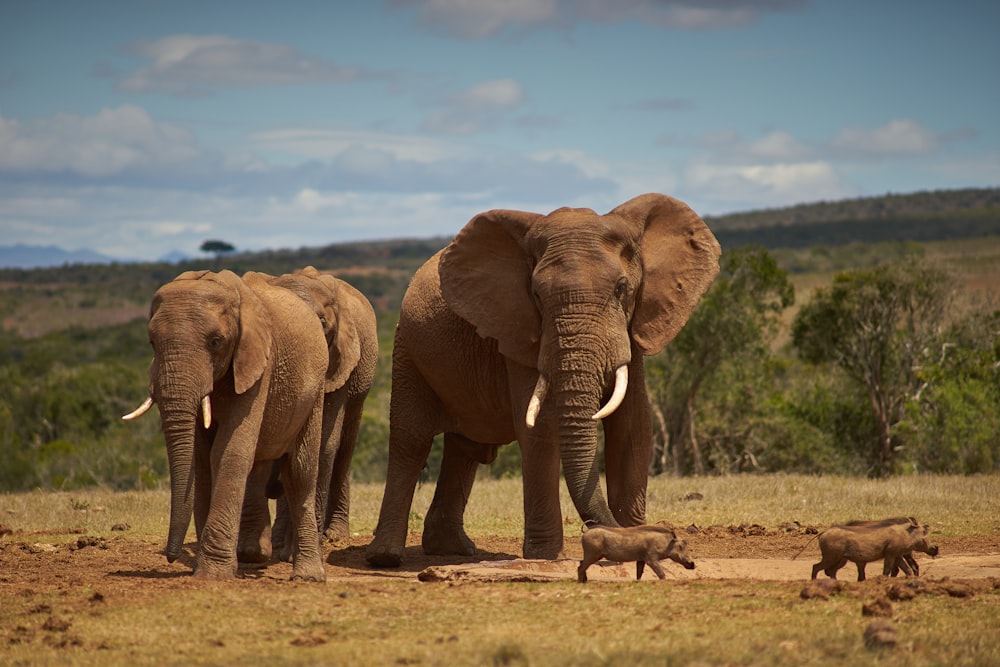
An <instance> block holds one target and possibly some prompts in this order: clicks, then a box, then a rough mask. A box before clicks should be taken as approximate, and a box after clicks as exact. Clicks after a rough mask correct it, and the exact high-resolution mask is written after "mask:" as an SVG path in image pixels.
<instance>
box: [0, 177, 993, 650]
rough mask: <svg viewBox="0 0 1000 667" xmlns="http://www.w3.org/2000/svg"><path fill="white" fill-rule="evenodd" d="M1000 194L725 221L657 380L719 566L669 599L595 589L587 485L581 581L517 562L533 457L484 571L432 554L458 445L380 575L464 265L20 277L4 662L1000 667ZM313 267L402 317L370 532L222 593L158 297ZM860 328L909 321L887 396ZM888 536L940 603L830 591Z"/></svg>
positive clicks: (496, 522)
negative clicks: (177, 425) (388, 483)
mask: <svg viewBox="0 0 1000 667" xmlns="http://www.w3.org/2000/svg"><path fill="white" fill-rule="evenodd" d="M998 192H1000V191H997V190H995V189H994V190H985V191H957V192H955V193H944V194H942V193H921V194H919V195H913V196H911V197H906V196H887V197H885V198H876V199H875V200H859V201H856V202H853V203H852V202H844V203H836V202H834V203H826V204H821V205H815V206H813V207H795V208H794V209H787V210H782V211H775V212H769V213H766V214H764V215H763V216H761V215H758V214H755V215H749V214H748V215H745V216H730V217H729V218H727V219H719V220H708V221H707V222H708V224H709V226H710V227H711V228H712V230H713V231H714V232H715V233H716V235H717V236H718V238H719V240H720V242H721V243H722V245H723V249H724V254H723V257H722V261H721V263H722V265H723V271H722V273H721V274H720V277H719V279H718V280H717V281H716V284H715V285H713V287H712V290H711V291H709V292H708V294H707V296H706V298H705V299H704V303H703V304H700V305H699V308H698V309H696V311H695V314H694V315H693V316H692V318H691V320H690V321H689V323H688V325H687V326H686V327H685V329H684V330H682V333H681V335H679V336H678V338H677V339H676V340H675V341H674V343H672V344H671V345H670V346H668V348H667V350H666V351H665V352H663V353H661V354H660V355H655V356H653V357H649V358H647V361H646V368H647V385H648V386H649V392H650V398H651V402H652V403H653V408H654V414H655V416H656V419H655V423H654V431H655V433H654V438H655V441H654V460H653V461H652V462H651V465H650V477H649V483H648V494H647V512H646V516H647V520H648V522H650V523H654V522H659V521H665V522H669V523H670V524H672V525H673V526H674V528H675V530H676V532H677V534H678V535H680V536H681V537H682V538H683V539H684V540H685V541H686V542H687V546H688V551H689V553H690V555H691V557H692V558H693V559H694V561H695V564H696V568H695V569H694V570H690V571H688V570H685V569H683V568H681V567H680V566H678V565H676V564H673V563H671V562H669V561H665V562H664V568H665V570H666V575H667V576H666V579H665V580H663V581H660V580H658V579H657V578H656V577H655V576H654V574H653V573H652V572H650V571H649V570H648V569H647V571H646V573H645V575H644V577H643V578H642V580H641V581H638V582H637V581H635V580H634V573H635V569H634V565H632V564H631V563H626V564H615V563H610V562H604V563H602V564H600V565H595V566H592V567H591V568H590V573H589V576H590V582H589V583H587V584H585V585H584V584H580V583H578V582H577V580H576V566H577V562H578V559H579V558H580V556H581V548H580V534H581V525H580V519H579V517H578V516H577V515H576V513H575V511H574V509H573V504H572V502H571V501H570V499H569V497H568V496H567V495H566V489H565V488H563V489H562V493H563V497H562V498H561V506H562V513H563V516H564V520H563V523H564V540H565V543H564V544H565V546H564V553H563V558H561V559H559V560H555V561H530V562H527V561H524V560H522V559H521V555H522V547H523V530H524V518H523V512H522V495H521V494H522V490H521V484H520V479H519V470H520V455H519V450H518V446H517V445H516V444H511V445H507V446H505V447H501V449H500V453H499V455H498V456H497V458H496V460H495V461H493V462H492V463H491V464H489V465H482V466H480V468H479V472H478V476H477V482H476V484H475V487H474V489H473V491H472V495H471V499H470V501H469V505H468V511H467V512H466V515H465V528H466V531H467V532H468V534H469V536H470V537H471V538H472V539H473V541H474V542H475V544H476V547H477V553H476V554H475V556H470V557H443V556H426V555H424V554H423V552H422V550H421V548H420V546H419V545H420V539H421V532H422V529H423V518H424V515H425V513H426V512H427V508H428V505H429V504H430V499H431V497H432V496H433V493H434V489H435V480H436V477H437V472H438V468H439V466H440V462H441V452H440V450H441V444H440V442H437V443H436V444H435V446H434V448H433V449H432V453H431V458H430V460H429V461H428V464H427V467H426V468H425V470H424V474H423V475H422V476H421V482H420V484H419V486H418V488H417V492H416V496H415V500H414V503H413V506H412V508H411V513H410V522H409V530H410V532H409V536H408V538H407V542H406V544H407V546H406V550H405V555H404V562H403V564H402V566H400V567H398V568H383V569H377V568H372V567H371V566H369V565H368V564H367V563H366V561H365V557H364V549H365V546H366V545H367V544H368V543H369V542H370V541H371V539H372V531H373V530H374V527H375V524H376V521H377V519H378V512H379V505H380V502H381V499H382V494H383V490H384V479H385V466H386V453H385V450H386V438H387V429H388V426H387V421H388V396H389V392H390V386H389V373H390V367H391V355H392V332H393V329H394V328H395V323H396V320H397V319H398V310H399V304H400V300H401V297H402V292H403V290H404V289H405V287H406V284H407V282H408V280H409V277H410V276H411V275H412V274H413V271H414V270H415V269H416V267H417V266H419V265H420V263H422V261H423V260H424V259H426V257H428V256H429V255H430V254H432V253H433V252H435V251H436V250H437V249H439V248H440V247H442V246H443V245H445V244H446V243H447V241H448V239H432V240H427V241H397V242H380V243H372V244H347V245H338V246H329V247H325V248H303V249H299V250H297V251H294V250H275V251H272V252H268V253H252V254H251V253H239V254H233V255H230V256H216V257H214V258H211V259H207V260H204V261H201V262H197V261H191V262H189V263H187V264H182V265H169V264H153V265H104V266H66V267H61V268H57V269H36V270H11V269H7V270H0V317H2V322H3V326H2V331H0V378H2V379H0V460H2V461H3V464H2V465H0V642H2V644H3V647H4V648H3V651H0V663H2V664H25V665H35V664H157V665H159V664H242V663H246V662H248V661H255V662H261V661H277V662H279V663H280V664H372V665H383V664H398V665H407V664H410V665H417V664H424V665H438V664H440V665H445V664H447V665H452V664H468V665H480V664H487V665H644V664H649V665H653V664H655V665H663V664H667V665H674V664H677V665H689V664H690V665H700V664H707V665H715V664H748V665H777V664H890V665H897V664H898V665H903V664H906V665H937V664H949V665H963V664H964V665H985V664H1000V640H998V639H997V638H996V628H997V627H1000V604H998V603H1000V519H998V517H1000V474H998V473H1000V440H998V438H1000V436H998V434H1000V422H998V419H1000V410H998V409H997V408H998V406H1000V393H998V392H1000V389H998V387H1000V382H998V381H997V372H998V368H1000V348H998V347H997V340H998V338H997V328H996V327H997V324H998V322H1000V320H998V319H997V318H998V313H1000V310H998V301H997V299H998V298H1000V236H998V234H1000V203H998V201H997V200H998V197H1000V196H998ZM308 265H312V266H316V267H317V268H318V269H320V270H321V271H326V272H330V273H333V274H334V275H336V276H338V277H340V278H342V279H343V280H346V281H347V282H350V283H351V284H352V285H354V286H355V287H357V288H358V289H359V290H361V291H362V292H363V293H364V294H365V295H366V296H367V297H368V298H369V300H370V301H371V302H372V303H373V305H374V306H375V311H376V315H377V317H378V326H379V366H378V369H377V375H376V379H375V386H374V388H373V390H372V392H371V394H370V395H369V398H368V401H367V403H366V406H365V416H364V419H363V422H362V426H361V434H360V436H359V441H358V447H357V450H356V452H355V456H354V461H353V464H352V471H353V478H354V484H353V486H352V492H351V503H352V504H351V516H350V533H351V534H350V537H349V538H348V539H345V540H340V541H328V542H325V543H324V545H323V563H324V568H325V571H326V576H327V580H326V582H325V583H322V584H317V583H306V582H298V581H289V575H290V573H291V566H290V565H289V564H287V563H282V562H278V561H276V560H272V561H271V562H270V563H268V564H267V566H266V567H249V566H241V570H240V576H239V578H238V579H236V580H235V581H231V582H224V583H206V582H201V581H196V580H194V579H192V577H191V576H190V574H191V567H192V564H193V562H194V553H195V549H196V546H197V543H196V541H195V538H194V533H193V531H191V532H189V533H188V536H187V540H186V541H185V544H184V550H183V554H182V556H181V558H179V559H178V560H177V561H176V562H173V563H168V562H167V560H166V558H165V557H164V555H163V553H162V550H163V547H164V540H165V536H166V532H167V519H168V513H169V500H170V498H169V491H168V490H167V488H168V482H169V474H168V472H167V465H166V456H165V453H164V443H163V437H162V434H161V433H160V432H159V421H158V420H157V419H155V418H146V419H145V420H141V421H137V422H135V423H122V422H121V420H120V419H119V418H120V416H121V415H122V414H125V413H126V412H128V411H129V410H131V409H132V408H134V407H135V405H136V404H137V403H138V402H139V401H140V400H142V398H143V396H144V395H145V392H146V388H147V383H148V380H147V377H146V368H147V367H148V365H149V358H150V351H149V344H148V342H147V341H146V316H147V313H148V309H149V299H150V297H151V295H152V293H153V292H154V291H155V290H156V288H157V287H158V286H159V285H161V284H163V283H165V282H167V281H169V280H171V279H172V278H173V277H174V276H175V275H177V274H178V273H180V272H181V271H183V270H187V269H192V268H199V267H201V268H208V267H210V268H216V269H217V268H231V269H232V270H234V271H236V272H238V273H242V272H243V271H247V270H257V271H266V272H270V273H275V274H280V273H282V272H285V271H291V270H294V269H296V268H300V267H303V266H308ZM871 294H876V296H877V297H878V298H874V299H871V300H865V298H867V297H865V298H861V297H860V296H859V295H862V296H863V295H871ZM880 298H881V301H880V300H879V299H880ZM890 301H891V302H892V303H894V304H898V303H905V304H908V305H906V306H904V307H902V308H896V307H895V306H894V307H893V308H886V307H885V304H886V303H887V302H890ZM866 309H867V310H866ZM908 309H909V310H908ZM865 312H871V313H875V315H874V317H875V319H874V320H869V322H870V321H883V322H890V324H891V326H887V327H884V328H883V329H884V333H885V335H884V336H883V337H882V338H880V339H878V342H879V345H881V346H882V347H881V348H879V349H880V350H881V353H880V354H881V356H879V357H878V358H877V359H875V361H877V362H878V363H880V364H884V367H885V368H886V369H888V370H887V372H886V374H885V375H884V376H880V382H879V383H872V382H871V381H870V378H869V376H868V375H867V374H866V368H868V366H866V365H865V363H867V361H865V363H861V362H858V363H852V362H850V361H849V359H850V358H851V354H855V353H856V352H857V350H859V349H862V348H864V349H868V348H865V346H866V345H867V344H868V343H871V342H872V340H875V339H866V338H857V337H854V338H852V336H851V335H849V334H850V333H851V332H850V331H846V330H845V331H838V332H837V333H838V334H840V337H839V338H836V339H835V338H834V337H832V336H831V335H829V334H831V333H832V332H833V329H834V328H835V327H832V326H831V323H835V322H840V321H843V320H844V318H845V314H847V315H850V316H851V317H855V316H859V317H860V315H859V314H864V313H865ZM914 313H916V314H917V316H916V317H914ZM857 321H858V322H864V321H865V320H863V319H858V320H857ZM845 341H847V343H851V342H852V341H853V344H856V346H855V347H853V348H852V347H850V346H849V345H847V344H846V343H845ZM838 346H839V347H838ZM862 361H864V359H862ZM868 361H871V360H870V359H869V360H868ZM891 516H914V517H917V518H918V519H919V521H920V522H922V523H926V524H928V525H929V526H930V529H931V539H932V540H933V542H934V543H935V544H936V545H937V546H938V547H939V549H940V552H939V554H938V555H937V557H935V558H931V557H930V556H928V555H925V554H923V553H918V554H916V559H917V562H918V563H919V566H920V576H919V577H906V576H905V575H903V574H900V575H899V576H898V577H895V578H893V577H883V576H881V572H882V569H881V568H882V563H881V561H876V562H872V563H870V564H869V565H868V567H867V574H868V579H867V581H864V582H857V581H855V579H856V574H857V573H856V571H855V569H854V566H853V565H852V564H848V565H847V566H846V567H845V568H844V569H842V570H840V572H839V574H838V579H837V581H835V582H834V581H832V580H829V579H827V578H826V577H825V575H823V574H822V573H821V574H820V576H819V579H817V580H816V581H815V582H813V581H810V571H811V568H812V565H813V564H814V563H816V562H817V561H818V560H819V547H818V544H817V535H818V533H820V532H822V531H823V530H824V529H825V528H827V527H828V526H830V525H832V524H837V523H843V522H846V521H850V520H854V519H878V518H885V517H891Z"/></svg>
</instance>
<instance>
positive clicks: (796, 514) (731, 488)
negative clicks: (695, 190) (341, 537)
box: [0, 474, 1000, 539]
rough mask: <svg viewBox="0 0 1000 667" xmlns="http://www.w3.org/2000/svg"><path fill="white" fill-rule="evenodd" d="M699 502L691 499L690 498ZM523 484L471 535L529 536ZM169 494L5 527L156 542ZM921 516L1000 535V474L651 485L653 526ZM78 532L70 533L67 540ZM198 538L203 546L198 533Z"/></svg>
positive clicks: (7, 501)
mask: <svg viewBox="0 0 1000 667" xmlns="http://www.w3.org/2000/svg"><path fill="white" fill-rule="evenodd" d="M695 493H697V494H701V496H702V499H700V500H686V499H685V497H686V496H688V495H689V494H695ZM433 495H434V486H433V484H424V485H421V486H419V487H418V488H417V491H416V494H415V496H414V501H413V511H412V513H411V516H412V521H411V528H412V529H413V530H420V526H421V524H422V521H421V519H422V516H423V514H424V513H425V512H426V509H427V507H428V506H429V505H430V501H431V498H432V497H433ZM381 501H382V485H380V484H355V485H354V486H353V488H352V494H351V502H352V506H351V531H352V532H354V533H356V534H359V535H371V534H372V531H373V530H374V528H375V523H376V521H377V520H378V510H379V504H380V503H381ZM521 506H522V496H521V481H520V479H503V480H491V479H481V480H479V481H478V482H476V485H475V487H474V488H473V491H472V498H471V500H470V501H469V506H468V510H467V513H466V519H465V522H466V530H467V531H468V533H469V534H470V535H471V536H473V537H474V536H476V535H496V536H500V537H521V536H522V532H523V525H524V524H523V515H522V511H521ZM562 507H563V513H564V514H565V515H566V535H568V536H576V535H578V534H579V530H580V521H579V519H578V518H577V517H576V514H575V513H574V512H573V505H572V501H571V500H570V499H569V494H568V493H567V492H566V489H565V485H564V486H563V487H562ZM169 508H170V494H169V492H168V491H166V490H162V491H136V492H124V493H118V492H113V491H107V490H103V489H92V490H87V491H78V492H41V491H38V492H33V493H22V494H2V495H0V524H6V525H8V526H10V527H11V528H13V529H15V530H18V529H21V530H38V531H45V532H48V533H52V534H55V535H58V531H60V530H62V529H86V531H87V532H88V534H93V535H100V536H110V535H112V534H113V533H112V532H111V530H110V527H111V526H113V525H115V524H117V523H128V524H129V525H130V526H131V532H132V533H133V534H140V535H147V536H151V537H154V538H160V537H164V536H165V535H166V532H167V513H168V511H169ZM894 515H914V516H917V517H919V518H920V520H921V521H923V522H927V523H930V524H931V525H932V526H933V528H934V531H935V532H936V533H939V534H942V535H947V536H966V535H984V534H989V533H995V532H997V533H1000V476H997V475H977V476H969V477H962V476H943V475H913V476H905V477H892V478H888V479H863V478H854V477H838V476H832V475H830V476H822V477H813V476H806V475H785V474H776V475H737V476H728V477H668V476H661V477H656V478H652V479H650V482H649V487H648V489H647V508H646V516H647V519H648V521H649V522H650V523H652V522H655V521H660V520H668V521H671V522H673V523H675V524H677V525H682V526H687V525H690V524H695V525H697V526H701V527H707V526H711V525H724V526H728V525H740V524H752V523H757V524H761V525H764V526H769V527H774V526H778V525H780V524H782V523H785V522H790V521H798V522H799V523H801V524H803V525H816V526H826V525H829V524H832V523H838V522H844V521H847V520H850V519H864V518H880V517H885V516H894ZM70 536H71V533H69V532H67V539H69V537H70ZM191 539H194V535H193V533H192V534H191Z"/></svg>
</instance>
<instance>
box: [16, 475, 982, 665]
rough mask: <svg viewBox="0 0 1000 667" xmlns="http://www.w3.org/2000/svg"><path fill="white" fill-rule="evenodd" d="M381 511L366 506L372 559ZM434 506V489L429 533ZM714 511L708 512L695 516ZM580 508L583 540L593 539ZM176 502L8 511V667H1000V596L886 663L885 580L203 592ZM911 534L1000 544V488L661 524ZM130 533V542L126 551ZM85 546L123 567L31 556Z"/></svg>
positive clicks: (358, 528) (86, 502)
mask: <svg viewBox="0 0 1000 667" xmlns="http://www.w3.org/2000/svg"><path fill="white" fill-rule="evenodd" d="M381 492H382V489H381V487H380V486H375V485H357V486H356V487H355V489H354V493H353V499H354V504H353V508H352V530H353V531H354V532H356V533H357V534H358V536H359V537H358V539H357V540H356V543H357V545H358V546H354V547H351V548H352V549H353V550H354V551H356V552H358V553H360V550H361V549H362V546H361V545H363V544H364V543H365V542H366V539H363V538H364V537H365V536H367V535H369V534H370V533H371V530H372V528H373V526H374V524H375V521H376V518H377V511H378V505H379V502H380V500H381ZM432 493H433V487H432V486H431V485H424V486H422V487H420V488H419V489H418V492H417V497H416V500H415V502H414V514H413V519H414V521H413V528H414V529H415V530H419V528H420V520H419V519H420V515H421V514H423V513H424V512H425V511H426V507H427V504H428V503H429V501H430V498H431V496H432ZM695 493H697V494H701V496H702V497H701V498H700V499H688V497H689V495H690V494H695ZM520 497H521V491H520V482H519V480H513V479H511V480H500V481H490V480H481V481H480V482H478V483H477V485H476V487H475V489H474V490H473V495H472V498H471V500H470V503H469V511H468V515H467V524H466V525H467V529H468V532H469V534H470V535H471V536H472V537H473V539H477V538H481V537H483V536H500V537H511V538H517V537H520V535H521V531H522V521H521V510H520ZM563 500H564V505H563V507H564V514H566V515H567V522H566V534H567V536H571V537H575V536H577V535H579V521H578V519H576V517H575V515H573V514H572V506H571V504H569V501H568V498H564V499H563ZM168 502H169V498H168V494H167V492H165V491H148V492H141V493H112V492H107V491H102V490H92V491H84V492H78V493H41V492H37V493H27V494H16V495H0V524H6V525H7V526H9V527H10V528H11V529H12V530H13V531H14V532H13V534H10V535H7V536H6V537H4V538H2V539H0V642H2V643H3V644H5V646H4V648H3V650H0V664H5V665H6V664H10V665H14V664H24V665H49V664H53V665H54V664H59V665H64V664H80V665H97V664H100V665H109V664H129V665H154V664H155V665H164V664H177V665H181V664H184V665H192V664H224V665H231V664H232V665H235V664H268V663H275V664H282V665H319V664H324V665H325V664H330V665H341V664H342V665H595V666H596V665H787V664H803V665H808V664H812V665H827V664H832V665H840V664H844V665H846V664H850V665H869V664H870V665H907V666H908V667H912V666H913V665H990V664H1000V638H998V637H997V632H996V630H997V628H998V627H1000V582H992V583H991V582H984V583H980V584H979V587H978V588H976V590H975V594H973V595H971V596H966V597H954V596H952V595H949V594H943V593H940V591H939V594H926V595H925V594H921V595H917V596H916V597H914V598H913V599H912V600H909V601H905V602H894V603H893V605H894V610H893V612H892V622H893V623H894V624H895V625H896V626H897V628H898V630H899V639H898V642H897V643H896V645H895V646H894V647H891V648H882V649H877V648H869V647H867V646H866V645H865V642H864V640H863V633H864V630H865V628H866V627H867V626H868V624H869V622H870V621H871V619H870V618H868V617H865V616H863V615H862V613H861V609H862V606H863V605H864V604H866V603H868V602H870V601H871V600H872V599H876V598H880V597H884V596H885V595H886V594H887V593H886V592H887V590H888V587H889V586H890V584H889V583H887V582H885V581H881V580H879V578H873V579H872V580H870V581H868V582H864V583H849V584H846V586H845V588H844V589H843V590H842V591H840V592H839V593H837V594H835V595H832V596H830V597H829V599H821V598H817V599H808V600H807V599H802V597H800V592H801V591H802V590H803V586H804V585H805V584H806V583H807V581H806V577H803V581H801V582H780V581H775V582H768V581H753V580H740V579H730V580H692V581H676V580H675V581H671V580H670V579H667V580H666V581H663V582H660V581H655V580H653V581H647V580H645V579H644V580H643V582H640V583H637V582H634V581H623V582H591V583H590V584H588V585H586V586H582V585H580V584H577V583H576V582H572V581H555V582H547V583H538V582H533V583H530V582H523V583H483V582H475V583H474V582H453V583H436V584H435V583H421V582H419V581H418V580H417V579H416V577H415V573H414V572H400V571H394V570H393V571H361V570H358V571H355V572H353V573H352V572H348V575H347V576H337V577H333V578H331V579H330V580H329V581H328V582H327V583H326V584H321V585H317V584H305V583H299V582H288V581H285V580H283V579H277V578H274V577H271V578H268V577H259V578H254V577H247V578H244V579H239V580H236V581H233V582H229V583H222V584H218V583H210V584H206V583H201V582H196V581H194V580H192V579H191V578H190V577H189V576H187V570H186V569H185V568H184V567H180V563H175V564H174V565H173V566H170V567H168V566H167V564H166V563H165V561H164V560H163V557H162V556H160V555H159V554H158V553H157V551H158V549H159V546H160V545H162V542H163V539H164V536H165V534H166V517H167V509H168ZM893 514H912V515H916V516H918V517H919V518H920V519H921V520H922V521H926V522H929V523H931V524H932V526H933V527H934V528H935V530H936V531H937V532H938V533H939V534H940V535H943V536H953V537H955V538H961V537H963V536H981V535H987V536H988V535H997V534H1000V476H983V477H939V476H913V477H899V478H893V479H888V480H866V479H851V478H840V477H806V476H796V475H773V476H737V477H712V478H707V477H706V478H680V479H678V478H657V479H653V480H651V482H650V487H649V519H650V521H655V520H659V519H669V520H671V521H673V522H674V523H676V524H678V525H685V526H686V525H689V524H696V525H698V526H701V527H707V526H711V525H716V524H718V525H724V526H728V525H739V524H744V523H755V524H761V525H763V526H768V527H775V526H778V525H780V524H782V523H784V522H788V521H799V522H800V523H802V524H815V525H818V526H824V525H826V524H829V523H831V522H839V521H844V520H847V519H851V518H873V517H884V516H889V515H893ZM117 523H127V524H129V526H130V528H129V530H128V531H127V532H125V533H121V532H115V531H112V530H111V526H112V525H114V524H117ZM81 530H83V531H85V534H86V535H89V536H94V537H96V538H100V539H104V540H106V543H104V547H105V548H104V550H103V551H102V550H98V549H83V548H81V549H78V550H71V549H59V550H57V551H55V552H53V553H51V554H47V553H41V554H40V555H38V556H37V557H34V556H30V555H25V552H27V551H31V550H33V549H39V548H40V547H38V545H37V544H34V543H40V542H41V543H52V544H59V543H61V542H72V541H74V540H79V539H80V537H79V535H80V532H79V531H81ZM49 549H50V550H51V548H49ZM42 550H43V551H45V550H44V549H42ZM136 553H138V554H139V556H138V560H136V558H137V557H136V556H135V554H136ZM88 559H89V560H88ZM129 559H131V560H129ZM28 570H31V571H28ZM845 578H846V579H848V580H851V579H853V577H852V576H850V575H848V576H847V577H845ZM60 623H61V624H63V626H64V631H62V632H60V631H59V630H58V628H59V625H60ZM53 628H56V629H55V630H53Z"/></svg>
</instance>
